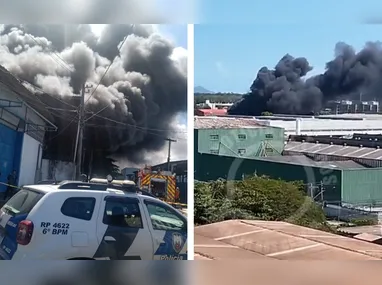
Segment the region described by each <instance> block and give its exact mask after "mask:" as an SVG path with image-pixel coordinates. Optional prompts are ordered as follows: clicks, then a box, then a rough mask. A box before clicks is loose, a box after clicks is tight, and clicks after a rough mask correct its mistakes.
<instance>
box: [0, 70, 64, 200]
mask: <svg viewBox="0 0 382 285" xmlns="http://www.w3.org/2000/svg"><path fill="white" fill-rule="evenodd" d="M33 98H34V96H33V94H32V93H31V92H30V91H29V90H27V89H26V88H25V87H24V86H23V85H22V84H21V83H20V82H19V81H18V80H17V79H16V78H15V77H13V76H12V75H11V74H10V73H9V72H8V71H6V70H5V69H4V68H2V67H1V66H0V149H1V151H0V173H1V176H0V182H1V183H0V192H4V191H5V190H6V188H7V186H6V183H7V177H8V175H9V174H10V173H11V172H12V171H13V170H15V171H16V173H17V177H18V179H17V180H18V181H17V184H18V185H17V186H22V185H26V184H33V183H35V182H36V180H39V176H40V174H41V171H40V170H41V160H42V150H43V141H44V136H45V132H46V131H55V130H57V128H56V127H55V125H54V124H53V123H52V118H51V117H50V115H49V113H48V112H46V110H44V109H43V108H41V106H40V108H36V107H35V105H34V104H33V102H32V101H33Z"/></svg>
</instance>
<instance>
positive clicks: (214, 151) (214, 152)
mask: <svg viewBox="0 0 382 285" xmlns="http://www.w3.org/2000/svg"><path fill="white" fill-rule="evenodd" d="M210 153H211V154H219V151H218V150H217V149H211V150H210Z"/></svg>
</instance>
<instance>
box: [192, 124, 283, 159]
mask: <svg viewBox="0 0 382 285" xmlns="http://www.w3.org/2000/svg"><path fill="white" fill-rule="evenodd" d="M194 137H195V145H194V147H195V153H196V154H213V155H223V156H230V157H263V156H272V155H281V153H282V151H283V149H284V144H285V142H284V141H285V138H284V130H283V129H282V128H278V127H272V126H266V125H262V124H259V123H258V122H257V121H256V120H254V119H248V118H232V117H195V130H194Z"/></svg>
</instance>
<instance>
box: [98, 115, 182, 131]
mask: <svg viewBox="0 0 382 285" xmlns="http://www.w3.org/2000/svg"><path fill="white" fill-rule="evenodd" d="M95 116H96V117H98V118H101V119H104V120H106V121H109V122H113V123H116V124H119V125H123V126H127V127H135V128H136V129H140V130H144V131H154V132H172V131H173V130H171V129H167V130H165V129H151V128H145V127H139V126H136V125H131V124H127V123H123V122H119V121H116V120H113V119H110V118H107V117H103V116H100V115H96V114H95ZM178 133H184V134H186V133H187V131H184V132H181V131H179V132H178Z"/></svg>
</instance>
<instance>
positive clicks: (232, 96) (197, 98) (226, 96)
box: [194, 93, 243, 104]
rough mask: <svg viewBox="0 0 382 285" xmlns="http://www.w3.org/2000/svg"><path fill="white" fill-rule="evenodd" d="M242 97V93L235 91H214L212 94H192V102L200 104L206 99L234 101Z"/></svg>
mask: <svg viewBox="0 0 382 285" xmlns="http://www.w3.org/2000/svg"><path fill="white" fill-rule="evenodd" d="M242 97H243V94H237V93H214V94H202V93H199V94H195V95H194V103H195V104H200V103H205V102H206V100H210V102H212V103H214V102H219V103H234V102H236V101H238V100H240V99H241V98H242Z"/></svg>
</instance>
